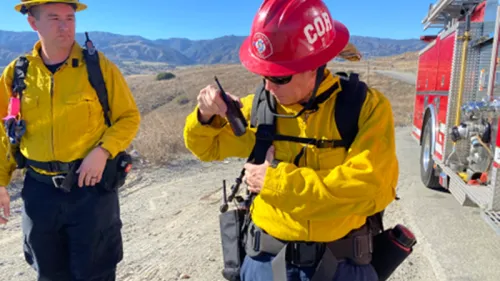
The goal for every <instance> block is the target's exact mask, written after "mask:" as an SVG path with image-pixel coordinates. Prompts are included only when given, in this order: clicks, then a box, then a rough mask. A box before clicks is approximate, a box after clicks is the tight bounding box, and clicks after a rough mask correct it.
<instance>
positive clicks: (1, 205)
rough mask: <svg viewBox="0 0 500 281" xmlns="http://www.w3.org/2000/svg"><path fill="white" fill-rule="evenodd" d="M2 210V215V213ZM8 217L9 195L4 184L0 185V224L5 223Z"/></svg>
mask: <svg viewBox="0 0 500 281" xmlns="http://www.w3.org/2000/svg"><path fill="white" fill-rule="evenodd" d="M2 210H3V215H4V216H1V214H2ZM8 217H10V196H9V192H8V191H7V188H5V186H0V224H6V223H7V222H8V221H9V220H8V219H7V218H8Z"/></svg>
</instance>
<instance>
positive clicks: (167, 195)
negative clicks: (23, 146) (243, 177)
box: [0, 128, 500, 281]
mask: <svg viewBox="0 0 500 281" xmlns="http://www.w3.org/2000/svg"><path fill="white" fill-rule="evenodd" d="M410 132H411V130H410V128H398V129H397V138H398V139H397V145H398V156H399V160H400V165H401V173H400V182H399V187H398V188H399V189H398V194H399V195H400V197H401V200H399V201H394V202H393V203H392V204H391V205H390V206H389V208H388V210H387V211H386V216H385V224H386V226H392V225H394V224H396V223H403V224H405V225H406V226H408V227H409V228H410V229H411V230H413V231H414V232H415V234H416V235H417V238H418V244H417V246H416V247H415V250H414V253H413V254H412V255H411V256H410V257H409V258H408V259H407V260H406V261H405V262H404V264H402V265H401V266H400V267H399V268H398V270H397V271H396V272H395V273H394V275H393V276H392V277H391V279H390V280H408V281H409V280H411V281H424V280H425V281H432V280H440V281H441V280H482V281H486V280H500V273H498V272H500V271H499V270H498V264H500V255H499V254H498V253H499V251H498V248H499V247H500V243H498V242H499V238H498V237H497V236H496V235H495V233H494V232H493V231H492V230H491V229H489V228H488V226H486V224H485V223H484V222H483V221H482V220H481V219H480V218H479V216H478V215H477V213H476V212H477V211H476V210H474V209H473V210H470V209H467V208H465V207H461V206H459V204H458V203H457V202H456V201H455V200H454V199H453V196H451V195H450V194H446V193H438V192H435V191H430V190H427V189H425V188H424V187H423V186H422V184H421V183H420V179H419V174H418V170H417V168H416V167H418V149H419V147H418V145H417V144H416V142H415V141H413V140H412V139H411V137H410ZM242 165H243V161H242V160H230V161H226V162H214V163H199V162H198V161H196V160H194V159H192V158H191V157H187V158H186V159H183V160H181V161H179V162H178V163H174V164H173V165H172V166H171V167H168V168H161V169H157V170H152V171H145V170H139V171H135V172H134V173H133V174H132V175H131V177H130V179H129V180H128V183H127V185H126V186H125V187H124V188H123V189H122V191H121V206H122V207H121V208H122V219H123V222H124V228H123V236H124V243H125V256H124V260H123V261H122V262H121V263H120V265H119V270H118V280H127V281H136V280H137V281H138V280H151V281H153V280H158V281H161V280H180V279H189V280H211V281H212V280H221V281H223V280H224V279H223V278H222V276H221V273H220V272H221V268H222V260H221V246H220V243H219V241H220V240H219V239H220V237H219V228H218V214H219V203H220V195H221V193H220V188H221V184H222V180H223V179H226V180H228V185H229V186H230V185H231V184H232V183H233V182H234V179H235V178H236V177H237V176H238V174H239V171H240V168H241V167H242ZM18 192H19V189H18V188H13V189H11V196H12V200H13V202H12V206H11V208H12V210H11V218H10V219H11V220H10V222H9V223H8V224H7V225H4V226H0V248H1V251H0V268H1V270H0V272H1V274H0V280H5V281H7V280H8V281H11V280H16V281H27V280H35V275H34V272H33V271H32V270H31V268H29V267H28V266H27V265H26V263H25V262H24V259H23V255H22V240H21V229H20V223H21V216H20V207H21V204H22V202H21V199H19V198H18ZM431 212H432V214H431ZM438 212H441V213H445V212H446V215H439V213H438ZM471 227H474V228H471ZM464 229H467V230H464ZM471 229H472V230H471ZM471 231H475V232H474V233H475V234H474V235H471ZM449 233H451V234H453V235H452V236H449V235H448V236H447V234H449ZM457 239H463V241H467V242H464V243H460V242H459V241H460V240H457ZM471 251H475V252H474V257H469V256H468V255H469V253H470V252H471ZM465 257H467V258H465Z"/></svg>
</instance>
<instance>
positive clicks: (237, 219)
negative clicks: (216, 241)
mask: <svg viewBox="0 0 500 281" xmlns="http://www.w3.org/2000/svg"><path fill="white" fill-rule="evenodd" d="M246 212H247V210H244V209H233V210H229V211H226V212H224V213H222V214H220V215H219V224H220V235H221V242H222V257H223V261H224V269H223V270H222V276H223V277H224V279H226V280H229V281H239V280H240V270H241V266H242V264H243V260H244V258H245V248H244V246H243V243H242V241H243V232H242V227H243V225H244V222H245V214H246Z"/></svg>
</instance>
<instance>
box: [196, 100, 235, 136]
mask: <svg viewBox="0 0 500 281" xmlns="http://www.w3.org/2000/svg"><path fill="white" fill-rule="evenodd" d="M198 117H199V115H198V107H196V108H195V110H193V111H192V112H191V113H190V114H189V115H188V116H187V118H186V129H187V131H196V132H199V134H202V135H208V136H216V135H218V134H219V133H220V131H221V130H222V129H223V128H224V127H225V126H226V124H227V123H228V121H227V120H226V119H225V118H222V117H221V116H219V115H214V116H212V118H210V120H209V121H208V122H207V123H206V124H204V123H201V121H200V119H199V118H198Z"/></svg>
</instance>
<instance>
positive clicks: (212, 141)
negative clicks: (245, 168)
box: [184, 94, 255, 161]
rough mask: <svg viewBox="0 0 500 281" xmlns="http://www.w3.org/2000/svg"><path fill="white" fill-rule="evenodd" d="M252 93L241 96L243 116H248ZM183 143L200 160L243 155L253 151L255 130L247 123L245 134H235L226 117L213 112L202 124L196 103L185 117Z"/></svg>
mask: <svg viewBox="0 0 500 281" xmlns="http://www.w3.org/2000/svg"><path fill="white" fill-rule="evenodd" d="M253 97H254V95H253V94H251V95H248V96H246V97H244V98H242V99H241V102H242V104H243V107H242V108H241V111H242V113H243V116H245V119H246V120H249V119H250V111H251V109H252V101H253ZM248 122H249V121H248ZM184 143H185V146H186V148H187V149H188V150H189V151H191V153H193V154H194V155H195V156H196V157H198V158H199V159H200V160H201V161H214V160H217V161H220V160H224V159H225V158H228V157H241V158H245V157H248V156H249V155H250V152H251V151H252V148H253V145H254V143H255V134H254V132H253V131H251V130H249V128H248V127H247V131H246V133H245V134H243V135H242V136H239V137H237V136H235V135H234V133H233V131H232V129H231V125H230V123H229V121H228V120H227V119H226V118H222V117H220V116H219V115H216V116H215V117H214V118H213V120H212V121H211V123H210V124H202V123H200V121H199V119H198V106H196V107H195V109H194V110H193V111H192V112H191V113H190V114H189V115H188V116H187V118H186V123H185V126H184ZM221 145H223V147H222V146H221Z"/></svg>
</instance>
